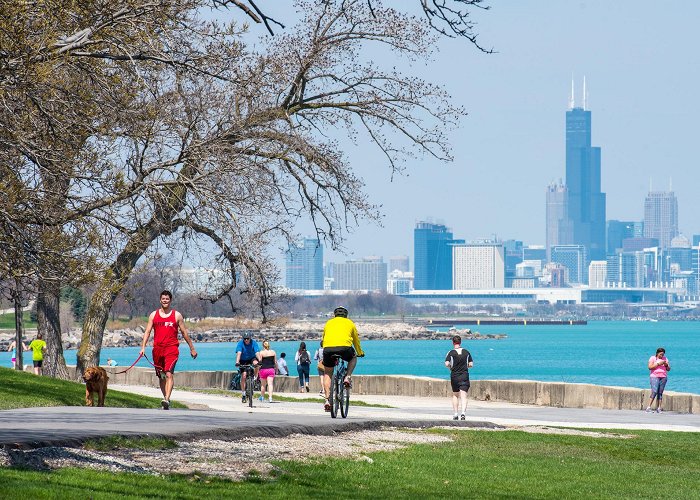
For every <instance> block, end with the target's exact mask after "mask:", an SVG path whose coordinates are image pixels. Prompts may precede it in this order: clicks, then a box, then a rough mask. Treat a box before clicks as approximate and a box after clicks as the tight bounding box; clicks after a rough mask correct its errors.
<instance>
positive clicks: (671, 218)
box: [644, 191, 678, 248]
mask: <svg viewBox="0 0 700 500" xmlns="http://www.w3.org/2000/svg"><path fill="white" fill-rule="evenodd" d="M676 236H678V200H677V199H676V195H675V193H674V192H673V191H650V192H649V194H647V197H646V199H645V200H644V237H646V238H656V239H658V240H659V246H660V247H661V248H669V247H670V246H671V240H672V239H673V238H675V237H676Z"/></svg>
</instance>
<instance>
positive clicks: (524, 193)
mask: <svg viewBox="0 0 700 500" xmlns="http://www.w3.org/2000/svg"><path fill="white" fill-rule="evenodd" d="M642 4H643V2H642ZM651 6H653V4H651V3H650V4H649V7H651ZM491 7H492V8H491V10H489V11H487V12H476V13H475V16H476V19H477V21H478V22H479V26H478V30H479V33H480V38H479V39H480V41H481V43H482V44H484V45H486V46H487V47H493V48H494V49H495V50H496V51H497V53H496V54H492V55H486V54H482V53H479V52H478V51H476V50H474V49H472V48H471V47H467V46H465V44H464V42H463V41H455V40H446V39H441V40H440V41H439V50H440V52H439V53H437V54H436V55H435V58H434V62H433V63H432V64H429V65H427V66H426V67H425V68H421V71H422V73H421V76H424V77H425V78H426V79H430V80H432V81H436V82H438V83H442V84H444V85H445V86H446V87H447V89H448V90H449V91H450V93H451V94H452V95H453V99H454V101H455V102H456V103H458V104H461V105H463V106H464V107H465V108H466V110H467V111H468V112H469V116H467V117H466V119H465V120H464V121H463V122H462V124H461V128H460V129H459V130H457V131H456V132H455V133H453V134H452V135H451V139H452V144H453V155H454V158H455V160H454V162H453V163H451V164H448V165H440V164H439V163H438V162H436V161H433V160H429V159H421V160H417V161H416V162H415V163H413V164H411V165H408V166H407V175H408V176H398V177H394V179H393V181H392V182H390V181H391V173H390V172H389V171H388V169H385V168H379V165H378V163H380V162H381V159H380V158H379V155H377V154H376V151H373V150H370V149H369V148H367V147H365V146H364V145H363V144H360V145H358V147H357V148H355V149H353V151H352V153H351V155H350V161H351V162H352V164H353V165H358V166H359V170H358V173H359V174H360V175H361V176H362V177H363V178H364V179H365V181H366V183H367V192H368V194H369V197H370V200H371V201H372V202H374V203H377V204H378V205H381V208H380V210H381V211H382V213H383V214H384V215H385V217H384V227H377V226H373V225H371V224H365V223H362V224H360V226H359V227H357V228H355V229H354V230H353V231H352V232H351V234H349V235H348V237H347V239H346V241H345V243H344V247H345V250H346V253H340V252H334V251H332V250H330V249H329V250H328V251H327V259H328V260H331V261H340V260H344V259H350V258H357V257H361V256H364V255H373V254H374V255H377V254H379V255H385V256H388V255H393V254H397V253H406V254H407V255H409V256H410V257H412V258H413V257H414V256H413V255H411V250H412V247H413V245H412V241H411V236H412V235H411V232H410V230H409V229H408V228H411V227H413V226H414V225H415V223H416V222H418V221H426V220H433V221H435V222H438V223H444V224H446V225H447V226H449V227H450V228H452V230H453V232H454V234H455V235H456V236H459V237H461V238H465V239H466V240H475V239H479V238H492V237H493V236H494V235H496V236H498V237H499V238H501V239H503V240H508V239H517V240H521V241H524V242H527V243H528V244H540V245H545V244H546V240H545V227H546V226H545V206H544V202H543V200H544V193H545V189H546V186H547V185H548V184H549V183H551V182H553V181H556V180H557V179H560V178H562V177H564V167H565V141H564V134H563V132H562V129H563V126H564V123H565V116H564V114H565V111H566V109H567V104H569V102H568V101H569V98H570V85H571V79H572V74H573V77H574V79H575V80H576V82H577V89H578V94H577V101H578V100H579V97H578V96H580V95H581V83H580V82H581V81H582V79H583V76H584V75H585V76H586V82H587V90H588V100H587V106H586V107H587V108H588V109H590V110H591V111H592V112H593V114H594V115H595V125H594V131H593V142H594V144H595V145H596V146H599V147H601V148H602V151H603V154H602V163H603V173H602V178H601V185H602V189H601V191H602V192H604V193H606V194H607V211H606V220H626V221H641V220H643V219H644V200H645V197H646V196H647V194H648V192H649V190H650V184H651V185H652V186H653V188H654V190H662V189H665V188H666V187H668V186H669V184H670V183H671V181H673V184H674V185H673V187H674V189H673V191H674V192H675V194H676V197H677V199H678V204H679V217H678V219H679V222H678V225H679V230H680V232H681V233H683V234H685V235H687V236H688V237H689V238H690V236H691V235H692V234H697V233H700V221H695V220H694V218H693V217H692V214H693V213H695V212H696V211H697V210H698V208H699V207H698V206H697V204H698V203H700V200H697V199H696V198H697V197H696V196H695V193H696V192H697V190H698V187H699V186H700V173H698V172H696V171H697V170H698V169H697V168H695V166H694V151H693V144H694V141H693V135H694V134H693V131H694V128H693V127H692V125H693V124H694V122H693V118H694V116H695V114H696V108H697V106H698V104H697V102H696V100H695V98H694V93H695V86H696V82H697V81H698V79H700V70H699V69H698V68H699V66H698V65H697V64H694V63H693V61H697V58H698V56H697V55H696V54H695V53H694V52H693V50H692V46H694V44H692V43H688V42H689V40H688V39H687V37H688V36H689V35H688V33H694V30H693V29H692V26H691V21H690V19H692V18H694V16H693V15H692V13H693V12H696V13H700V6H697V5H695V4H690V5H685V6H684V7H682V8H681V7H678V6H670V7H669V8H668V9H664V10H663V11H658V9H657V10H654V9H651V8H644V7H643V6H640V4H639V3H638V2H631V1H621V2H616V3H615V4H609V3H605V2H596V1H585V2H579V3H577V4H570V3H568V2H563V3H561V4H559V3H556V4H553V5H552V4H548V5H541V4H539V3H537V2H534V1H523V2H518V3H517V4H508V5H504V4H499V5H492V6H491ZM652 24H653V25H654V26H655V29H656V32H657V35H658V36H656V37H653V39H652V37H648V31H647V27H648V26H650V25H652ZM591 26H595V34H593V33H592V32H591ZM690 36H692V37H695V36H696V35H690ZM455 61H457V62H458V64H455Z"/></svg>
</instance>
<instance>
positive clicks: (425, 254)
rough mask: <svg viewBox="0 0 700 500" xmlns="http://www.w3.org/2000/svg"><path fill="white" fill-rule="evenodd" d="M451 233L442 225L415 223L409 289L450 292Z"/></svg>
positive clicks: (460, 241) (452, 243) (456, 241)
mask: <svg viewBox="0 0 700 500" xmlns="http://www.w3.org/2000/svg"><path fill="white" fill-rule="evenodd" d="M455 243H464V240H454V239H453V238H452V231H451V230H450V229H448V228H447V226H444V225H442V224H432V223H430V222H418V223H417V224H416V227H415V229H414V230H413V266H414V278H413V288H414V289H415V290H451V289H452V245H454V244H455Z"/></svg>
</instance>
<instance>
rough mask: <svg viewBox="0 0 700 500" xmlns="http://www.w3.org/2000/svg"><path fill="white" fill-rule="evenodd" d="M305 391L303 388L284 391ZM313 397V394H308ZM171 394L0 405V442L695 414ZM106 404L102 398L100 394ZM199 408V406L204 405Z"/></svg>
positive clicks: (680, 422) (685, 425) (663, 425)
mask: <svg viewBox="0 0 700 500" xmlns="http://www.w3.org/2000/svg"><path fill="white" fill-rule="evenodd" d="M110 389H112V390H121V391H125V392H134V393H138V394H144V395H148V396H155V397H160V391H158V390H157V389H156V388H151V387H140V386H118V385H113V386H110ZM284 395H285V396H292V397H304V398H306V397H308V395H306V394H303V395H302V394H284ZM312 396H313V395H312ZM173 399H174V400H177V401H180V402H182V403H185V404H188V405H191V406H193V407H195V408H202V409H189V410H169V411H163V410H161V409H155V408H154V409H152V410H150V409H130V408H109V407H106V408H86V407H77V406H76V407H51V408H25V409H19V410H5V411H0V445H9V446H20V447H39V446H46V445H50V444H51V445H77V444H79V443H80V442H82V441H84V440H85V439H88V438H92V437H102V436H109V435H115V434H116V435H147V434H150V435H168V436H174V437H175V436H177V437H180V438H184V437H217V438H220V439H232V438H237V437H242V436H283V435H288V434H291V433H296V432H300V433H307V434H318V433H332V432H337V431H343V430H350V429H358V428H376V427H379V426H383V425H397V426H430V425H436V424H439V425H443V424H447V425H459V426H480V427H494V426H504V427H521V426H543V425H544V426H562V427H580V428H592V429H655V430H671V431H687V432H700V415H688V414H677V413H672V412H671V413H662V414H656V413H644V412H641V411H631V410H599V409H580V408H550V407H543V406H529V405H516V404H510V403H500V402H485V401H469V408H468V410H467V421H465V422H461V421H460V422H453V421H452V417H451V415H452V412H451V405H450V402H449V400H448V399H447V398H439V399H438V398H418V397H413V398H407V397H401V398H399V397H395V396H369V395H362V396H356V397H355V399H359V400H362V401H366V402H367V403H375V404H385V405H391V406H392V408H374V407H361V406H351V407H350V415H349V416H348V418H347V419H341V418H337V419H332V418H330V415H329V414H328V413H325V412H324V411H323V409H322V407H321V404H320V403H304V402H297V401H293V402H292V401H289V402H274V403H268V402H259V401H257V400H256V402H255V406H254V408H252V409H251V408H249V407H248V406H247V405H243V404H241V401H240V399H239V398H237V397H226V396H219V395H210V394H203V393H197V392H188V391H182V390H178V389H176V390H175V391H174V392H173ZM107 404H109V396H108V397H107ZM204 408H206V409H204Z"/></svg>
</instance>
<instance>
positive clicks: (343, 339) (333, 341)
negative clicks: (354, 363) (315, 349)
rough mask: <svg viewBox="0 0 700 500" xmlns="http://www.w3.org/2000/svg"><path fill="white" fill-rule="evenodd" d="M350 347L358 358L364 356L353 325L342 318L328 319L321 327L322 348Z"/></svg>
mask: <svg viewBox="0 0 700 500" xmlns="http://www.w3.org/2000/svg"><path fill="white" fill-rule="evenodd" d="M350 346H354V347H355V352H356V353H357V355H358V356H364V354H365V353H364V352H362V347H360V337H358V335H357V328H356V327H355V323H353V322H352V321H351V320H349V319H348V318H343V317H342V316H336V317H335V318H333V319H329V320H328V321H327V322H326V326H324V327H323V348H324V349H326V348H328V347H350Z"/></svg>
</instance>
